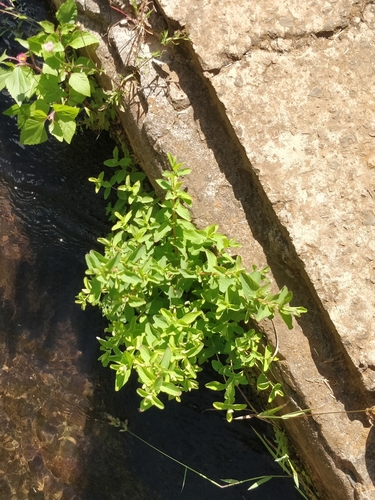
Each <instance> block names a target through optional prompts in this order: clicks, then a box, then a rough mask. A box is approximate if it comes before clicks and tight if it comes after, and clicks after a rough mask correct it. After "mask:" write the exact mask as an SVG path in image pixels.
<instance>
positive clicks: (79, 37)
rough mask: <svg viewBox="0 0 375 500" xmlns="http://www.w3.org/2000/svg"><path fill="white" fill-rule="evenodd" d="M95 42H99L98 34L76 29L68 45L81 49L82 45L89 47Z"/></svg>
mask: <svg viewBox="0 0 375 500" xmlns="http://www.w3.org/2000/svg"><path fill="white" fill-rule="evenodd" d="M94 43H99V40H98V39H97V38H96V36H94V35H92V34H91V33H89V32H87V31H75V32H74V33H73V34H72V35H71V38H70V40H69V42H68V45H70V46H71V47H73V49H81V48H82V47H87V46H88V45H92V44H94Z"/></svg>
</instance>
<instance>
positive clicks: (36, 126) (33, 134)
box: [20, 118, 48, 146]
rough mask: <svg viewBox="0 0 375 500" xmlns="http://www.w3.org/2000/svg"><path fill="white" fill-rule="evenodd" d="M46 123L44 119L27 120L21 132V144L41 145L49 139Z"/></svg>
mask: <svg viewBox="0 0 375 500" xmlns="http://www.w3.org/2000/svg"><path fill="white" fill-rule="evenodd" d="M44 123H45V120H43V119H35V118H29V119H28V120H26V122H25V124H24V126H23V128H22V130H21V136H20V141H21V144H26V145H30V146H31V145H33V144H41V143H42V142H45V141H46V140H47V139H48V136H47V132H46V128H45V125H44Z"/></svg>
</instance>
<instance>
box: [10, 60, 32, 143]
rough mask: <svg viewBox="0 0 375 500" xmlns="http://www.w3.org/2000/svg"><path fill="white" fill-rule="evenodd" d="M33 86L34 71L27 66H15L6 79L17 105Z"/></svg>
mask: <svg viewBox="0 0 375 500" xmlns="http://www.w3.org/2000/svg"><path fill="white" fill-rule="evenodd" d="M33 86H34V73H33V71H32V70H31V68H29V67H28V66H16V67H15V68H14V70H13V71H12V72H11V74H10V75H9V76H8V78H7V80H6V88H7V90H8V92H9V94H10V95H11V96H12V97H13V99H14V100H15V101H16V103H17V104H18V105H21V104H22V101H24V99H25V97H26V96H27V95H28V94H29V92H30V89H31V88H32V87H33ZM34 144H36V143H34Z"/></svg>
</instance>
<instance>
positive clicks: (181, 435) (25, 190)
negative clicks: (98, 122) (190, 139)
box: [0, 2, 300, 500]
mask: <svg viewBox="0 0 375 500" xmlns="http://www.w3.org/2000/svg"><path fill="white" fill-rule="evenodd" d="M35 5H36V6H37V7H38V6H39V5H40V4H38V2H36V3H35ZM9 105H10V102H9V101H8V100H7V98H6V96H5V95H4V94H3V95H2V96H1V98H0V108H1V109H0V112H2V111H3V109H5V108H6V107H8V106H9ZM113 146H114V145H113V144H112V142H111V141H110V140H109V139H108V138H107V137H105V136H101V137H100V138H99V139H98V140H97V139H96V137H95V136H93V135H92V134H85V135H81V136H78V137H76V138H75V139H74V140H73V143H72V145H71V146H67V145H61V144H59V143H58V142H57V141H52V140H51V141H50V142H48V143H46V144H44V145H41V146H38V147H27V148H26V147H23V146H21V145H20V144H19V142H18V131H17V129H16V126H15V123H14V121H13V120H12V119H9V118H7V117H5V116H3V115H1V114H0V242H1V245H0V297H1V305H2V307H1V309H0V396H1V398H0V500H74V499H76V500H123V499H124V500H125V499H126V500H127V499H129V500H175V499H177V498H180V499H181V500H193V499H194V500H206V499H210V500H211V499H215V500H216V499H217V500H221V499H223V500H224V499H225V500H240V499H262V500H263V499H272V500H282V499H284V498H285V499H288V500H293V499H294V498H300V497H299V496H298V494H297V493H296V492H295V490H294V488H293V483H292V480H291V479H289V478H286V479H279V480H277V479H275V480H272V481H271V482H269V483H267V484H265V485H264V486H262V487H261V488H260V489H258V490H255V491H253V492H247V487H248V486H246V485H244V486H241V487H233V488H228V489H226V490H220V489H218V488H217V487H215V486H213V485H212V484H210V483H209V482H207V481H205V480H203V479H202V478H199V477H198V476H195V475H193V474H192V473H191V472H188V474H187V477H186V481H185V486H184V489H183V491H182V492H181V486H182V483H183V478H184V469H183V468H182V467H181V466H179V465H178V464H176V463H174V462H171V461H170V460H168V459H167V458H166V457H163V456H162V455H161V454H159V453H158V452H156V451H155V450H152V449H151V448H149V447H147V446H146V445H145V444H144V443H142V442H140V441H139V440H137V439H136V438H135V437H133V436H132V435H130V434H129V433H120V432H119V429H117V428H115V427H113V426H111V425H109V420H108V418H107V416H106V415H107V414H110V415H112V416H113V417H116V418H119V419H120V420H125V419H128V421H129V428H130V429H131V431H132V432H134V433H135V434H136V435H138V436H140V437H142V438H143V439H145V440H146V441H148V442H150V443H152V445H154V446H156V447H157V448H160V449H162V450H163V451H164V452H166V453H168V454H170V455H172V456H174V457H175V458H176V459H177V460H180V461H182V462H184V463H186V464H188V465H189V466H191V467H193V468H195V469H197V470H199V471H200V472H202V473H203V474H206V475H208V476H209V477H211V478H213V479H215V480H219V479H220V478H236V479H246V478H249V477H254V476H258V475H263V474H280V473H281V469H280V468H279V467H278V466H277V465H276V464H275V463H274V462H273V459H272V458H271V457H270V456H269V455H268V454H267V453H266V452H265V451H264V449H263V445H262V444H261V443H260V442H259V440H258V438H257V437H256V436H255V434H254V433H253V431H252V429H251V426H252V425H253V426H254V427H256V428H257V430H258V431H266V427H265V424H264V423H262V422H259V421H246V422H235V423H232V424H230V425H229V424H227V423H226V421H225V419H224V415H223V414H222V413H217V412H214V411H211V408H212V401H213V398H214V394H212V393H210V392H208V391H202V392H200V393H198V392H195V393H192V394H188V395H184V398H183V402H182V403H181V404H178V403H175V402H170V403H168V404H167V406H166V409H165V410H164V411H160V410H157V409H154V408H153V409H150V410H148V411H147V412H145V413H142V414H141V413H139V412H138V409H137V408H138V404H139V401H138V397H137V396H136V394H135V390H134V388H135V386H136V381H134V380H132V381H131V382H130V383H129V386H127V387H126V388H125V389H124V390H123V391H121V392H120V393H115V392H114V389H113V377H112V373H111V371H110V370H108V369H106V370H104V369H103V368H101V366H100V364H99V362H98V361H97V357H98V356H99V352H98V343H97V341H96V336H98V335H101V334H102V332H103V329H104V327H105V325H104V323H103V320H102V318H101V317H100V314H99V313H98V311H93V310H91V311H86V312H82V311H80V309H79V307H78V306H77V305H75V304H74V298H75V295H76V294H77V293H78V291H79V290H80V288H81V285H82V277H83V273H84V269H85V263H84V255H85V253H86V252H87V251H89V250H90V249H91V248H93V247H95V246H97V243H96V238H97V237H98V236H103V235H105V234H106V232H107V231H108V226H107V224H106V221H105V215H104V202H103V201H102V199H101V197H100V196H97V195H95V194H94V190H93V186H92V185H91V184H90V183H89V182H88V181H87V178H88V177H89V176H95V175H97V174H98V173H99V172H100V171H101V170H102V162H103V161H104V160H105V159H106V158H108V157H111V152H112V149H113ZM202 377H203V379H202V384H203V383H204V381H205V380H204V378H205V377H209V375H207V374H206V375H205V374H203V375H202Z"/></svg>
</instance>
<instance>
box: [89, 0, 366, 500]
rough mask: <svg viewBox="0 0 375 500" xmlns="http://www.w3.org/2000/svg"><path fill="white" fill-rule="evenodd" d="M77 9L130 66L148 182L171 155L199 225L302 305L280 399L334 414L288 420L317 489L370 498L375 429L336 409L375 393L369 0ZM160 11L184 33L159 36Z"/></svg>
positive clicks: (119, 65) (133, 115) (133, 126)
mask: <svg viewBox="0 0 375 500" xmlns="http://www.w3.org/2000/svg"><path fill="white" fill-rule="evenodd" d="M125 4H126V2H125ZM81 7H82V10H83V11H84V12H85V14H86V15H87V16H91V17H85V18H83V22H84V23H85V24H86V25H87V27H91V28H93V29H96V30H97V31H99V32H100V34H101V35H103V43H102V44H101V47H100V50H99V51H98V56H99V59H100V60H101V61H102V62H103V65H104V66H105V67H106V68H107V69H108V73H109V74H111V75H112V76H113V77H114V78H117V77H116V73H120V74H122V75H126V74H129V71H130V72H131V71H133V68H134V66H138V70H137V72H136V78H135V79H133V80H132V79H130V80H129V84H128V85H127V87H125V92H124V106H125V112H123V113H122V114H121V118H122V121H123V124H124V127H125V129H126V132H127V134H128V136H129V140H130V142H131V145H132V147H133V149H134V151H135V154H136V155H137V157H138V159H139V161H140V163H141V164H142V166H143V167H144V169H145V170H146V172H147V173H148V174H149V176H150V178H151V179H153V178H155V177H156V176H158V175H159V173H160V169H161V168H164V167H165V165H166V161H165V153H166V152H167V151H168V152H171V153H173V154H174V155H176V156H177V157H178V159H179V160H181V161H185V162H186V164H187V165H188V166H189V167H191V168H192V170H193V174H192V175H191V176H190V178H189V179H188V181H187V186H188V189H189V192H190V193H191V194H192V196H193V198H194V216H195V219H196V222H197V223H198V224H199V225H205V224H208V223H219V224H220V229H221V230H222V231H223V232H225V233H226V234H228V236H231V237H236V238H237V239H238V240H239V241H240V242H241V243H242V244H243V248H242V250H241V254H242V255H243V257H244V260H245V262H246V263H247V264H251V263H253V262H254V263H256V264H258V265H265V264H267V263H268V264H269V265H270V267H271V270H272V273H273V276H274V278H275V281H276V282H277V284H278V285H279V286H282V285H283V284H287V285H288V286H290V287H291V289H292V290H293V291H294V292H295V295H296V303H298V304H303V305H305V306H307V307H308V309H309V313H308V315H306V317H304V318H302V320H301V321H299V322H298V324H296V328H295V329H294V330H293V331H292V332H289V331H287V330H286V329H285V328H284V327H283V326H282V325H279V326H278V336H279V340H280V353H281V355H282V358H283V361H282V362H281V363H280V364H281V370H280V374H279V376H280V377H281V378H282V379H283V385H284V388H285V390H286V392H287V394H288V397H289V398H290V401H291V402H290V405H289V407H287V408H286V411H289V410H291V409H293V408H308V407H309V408H314V409H315V410H316V412H340V411H341V412H343V413H333V414H324V415H319V416H318V415H316V416H315V417H314V418H305V419H295V420H291V421H288V422H286V425H287V428H288V429H289V432H290V435H291V439H292V441H293V443H294V445H295V447H296V449H297V450H298V452H299V454H300V456H301V457H302V459H303V460H304V463H305V464H306V467H307V468H308V470H309V471H310V473H311V476H312V479H313V482H314V484H315V486H316V488H317V489H318V491H320V493H321V495H322V497H323V498H324V499H334V500H337V499H338V498H340V500H341V499H343V500H344V499H361V500H367V499H372V498H375V488H374V485H373V481H374V480H375V452H373V451H372V448H373V447H374V438H373V431H372V428H371V427H369V424H368V421H367V418H366V416H365V415H364V413H360V412H357V413H348V414H347V413H344V411H355V410H361V409H365V408H366V407H370V406H372V405H373V404H374V396H373V391H374V389H375V374H374V370H375V337H374V334H373V328H372V320H373V316H374V305H375V304H374V301H375V299H374V293H373V292H374V283H375V271H374V249H375V239H374V236H375V212H374V210H375V209H374V201H373V197H374V192H375V182H374V177H373V176H374V171H373V169H374V166H375V144H374V137H375V99H374V97H373V95H372V94H373V91H374V84H373V82H374V72H375V67H374V64H373V61H374V60H375V49H374V31H373V30H374V29H375V8H374V5H372V4H371V3H370V2H369V1H366V0H364V1H361V2H356V1H354V0H330V1H323V0H321V1H306V2H300V1H297V0H284V1H282V2H280V1H279V0H266V1H264V2H261V3H260V2H256V1H255V0H251V1H249V0H236V1H233V0H227V1H226V2H218V1H213V0H212V1H210V0H190V1H189V2H186V1H182V0H173V1H172V0H159V3H158V6H157V7H156V12H155V13H154V14H153V15H152V16H151V17H150V18H149V21H148V22H149V23H150V27H147V31H146V30H144V29H143V28H144V27H143V26H142V24H139V23H138V22H136V23H135V24H132V23H130V22H124V18H123V17H122V16H121V15H120V14H118V13H116V12H115V11H113V10H112V11H111V9H109V6H108V4H107V2H106V1H105V0H101V1H99V0H97V1H94V0H90V1H86V2H82V4H81ZM124 8H126V7H124ZM91 12H94V13H95V15H94V16H92V15H91ZM127 12H129V13H130V14H131V12H132V11H131V9H129V10H127ZM98 13H104V14H105V16H106V17H103V16H102V17H100V19H101V21H100V23H101V24H98V21H97V19H98ZM109 18H111V20H110V21H109ZM88 19H89V20H88ZM121 19H122V24H115V23H116V22H117V21H120V20H121ZM93 23H97V24H96V25H95V24H93ZM106 23H107V24H106ZM110 23H112V24H110ZM165 23H166V24H167V25H168V26H169V28H170V30H171V32H172V29H173V28H174V29H176V28H181V27H185V28H186V30H187V31H188V32H189V34H190V39H191V42H183V43H182V44H181V45H180V46H176V47H175V46H173V45H172V46H171V47H168V48H167V49H164V48H163V47H160V45H159V44H158V34H159V32H160V30H161V29H163V26H164V25H165ZM108 28H109V29H108ZM107 29H108V31H107ZM106 33H107V37H106V36H105V34H106ZM151 33H154V35H152V34H151ZM107 41H108V45H107ZM108 48H109V50H108ZM158 48H159V49H162V50H163V53H162V55H161V56H160V57H158V58H157V59H155V58H153V57H152V55H151V53H152V52H154V51H155V50H156V49H158ZM137 53H138V55H141V56H142V57H143V58H144V59H143V62H142V63H141V64H139V59H138V61H137V60H136V58H135V55H136V54H137ZM116 54H117V55H116ZM118 54H120V58H119V57H118ZM120 59H121V60H120ZM272 338H273V335H272V332H271V333H270V339H271V341H272Z"/></svg>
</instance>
